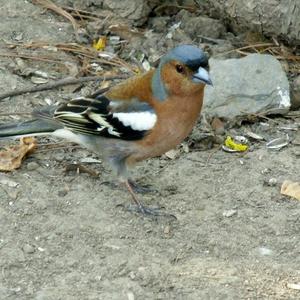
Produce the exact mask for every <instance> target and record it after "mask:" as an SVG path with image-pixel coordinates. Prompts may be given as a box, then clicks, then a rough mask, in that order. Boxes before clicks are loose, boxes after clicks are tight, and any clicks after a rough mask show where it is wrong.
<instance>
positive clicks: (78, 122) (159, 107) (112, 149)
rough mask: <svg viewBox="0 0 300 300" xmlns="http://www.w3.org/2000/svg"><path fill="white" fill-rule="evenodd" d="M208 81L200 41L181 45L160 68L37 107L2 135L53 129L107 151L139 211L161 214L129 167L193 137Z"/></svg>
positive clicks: (105, 154) (5, 127)
mask: <svg viewBox="0 0 300 300" xmlns="http://www.w3.org/2000/svg"><path fill="white" fill-rule="evenodd" d="M205 84H212V82H211V79H210V77H209V73H208V59H207V57H206V55H205V54H204V52H203V51H202V50H201V49H199V48H197V47H195V46H192V45H180V46H178V47H176V48H174V49H172V50H171V51H170V52H168V53H167V54H166V55H165V56H163V57H162V58H161V60H160V63H159V65H158V68H157V69H153V70H150V71H148V72H147V73H145V74H143V75H139V76H135V77H132V78H129V79H127V80H125V81H124V82H123V83H120V84H118V85H116V86H114V87H112V88H111V89H110V90H108V91H107V92H105V93H103V94H101V95H98V96H96V97H95V98H84V97H80V98H76V99H73V100H70V101H69V102H68V103H66V104H61V105H59V106H57V107H52V106H50V107H46V108H44V109H42V110H37V111H34V112H33V116H34V119H32V120H30V121H25V122H23V123H18V124H8V125H2V126H1V127H0V138H3V137H20V136H24V135H41V134H52V135H54V136H57V137H61V138H66V139H68V140H70V141H72V142H75V143H78V144H80V145H82V146H84V147H86V148H88V149H90V150H92V151H94V152H96V153H98V154H101V155H102V156H103V157H104V159H106V160H107V161H109V163H110V164H111V166H112V168H113V169H114V170H115V171H116V172H117V175H118V177H119V179H120V181H121V182H123V183H124V184H125V185H126V187H127V189H128V191H129V192H130V194H131V196H132V199H133V201H134V202H135V204H136V205H137V208H138V210H139V211H140V212H142V213H146V214H155V215H158V214H160V213H158V212H157V211H156V210H153V209H152V210H151V209H150V208H148V207H145V206H144V205H142V203H141V202H140V201H139V200H138V199H137V197H136V195H135V193H134V192H133V189H132V186H131V185H130V183H129V181H128V172H127V170H128V168H129V167H131V166H133V165H134V164H136V163H137V162H139V161H142V160H144V159H147V158H150V157H155V156H159V155H162V154H164V153H165V152H166V151H168V150H170V149H172V148H174V147H175V146H176V145H178V144H179V143H181V142H182V141H183V140H184V139H185V138H186V137H187V135H188V134H189V133H190V132H191V130H192V128H193V126H194V125H195V123H196V121H197V118H198V116H199V113H200V111H201V107H202V102H203V92H204V86H205Z"/></svg>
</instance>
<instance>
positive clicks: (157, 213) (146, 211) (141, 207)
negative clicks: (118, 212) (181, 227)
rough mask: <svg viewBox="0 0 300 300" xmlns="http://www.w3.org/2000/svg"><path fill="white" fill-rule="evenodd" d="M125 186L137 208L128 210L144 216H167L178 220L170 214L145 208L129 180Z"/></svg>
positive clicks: (125, 182)
mask: <svg viewBox="0 0 300 300" xmlns="http://www.w3.org/2000/svg"><path fill="white" fill-rule="evenodd" d="M124 184H125V186H126V188H127V190H128V192H129V193H130V195H131V197H132V199H133V202H134V203H135V204H136V207H135V208H132V207H129V209H128V210H131V211H132V210H134V211H137V210H138V212H140V213H142V214H144V215H152V216H167V217H172V218H174V219H177V218H176V217H175V216H174V215H172V214H168V213H164V212H161V211H160V210H159V208H150V207H147V206H144V205H143V204H142V203H141V202H140V201H139V200H138V198H137V197H136V195H135V193H134V191H133V189H132V187H131V185H130V183H129V181H128V179H127V180H125V181H124Z"/></svg>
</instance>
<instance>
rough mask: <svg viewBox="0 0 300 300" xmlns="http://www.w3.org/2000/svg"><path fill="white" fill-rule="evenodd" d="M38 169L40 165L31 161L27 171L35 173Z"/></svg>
mask: <svg viewBox="0 0 300 300" xmlns="http://www.w3.org/2000/svg"><path fill="white" fill-rule="evenodd" d="M38 168H39V164H38V163H37V162H35V161H31V162H29V163H28V164H27V170H28V171H34V170H36V169H38Z"/></svg>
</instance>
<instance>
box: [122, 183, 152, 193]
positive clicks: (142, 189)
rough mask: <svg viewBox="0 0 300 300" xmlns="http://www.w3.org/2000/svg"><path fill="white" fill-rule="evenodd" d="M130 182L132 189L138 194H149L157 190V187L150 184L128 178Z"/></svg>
mask: <svg viewBox="0 0 300 300" xmlns="http://www.w3.org/2000/svg"><path fill="white" fill-rule="evenodd" d="M128 183H129V185H130V186H131V188H132V190H133V191H134V192H135V193H138V194H149V193H154V192H157V190H156V189H154V188H152V187H151V185H148V184H146V185H141V184H138V183H137V182H135V181H133V180H128Z"/></svg>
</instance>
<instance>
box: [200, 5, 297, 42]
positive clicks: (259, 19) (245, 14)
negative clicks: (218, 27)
mask: <svg viewBox="0 0 300 300" xmlns="http://www.w3.org/2000/svg"><path fill="white" fill-rule="evenodd" d="M198 2H200V1H198ZM201 2H202V1H201ZM203 2H205V3H207V5H208V7H210V8H209V10H213V11H214V12H215V13H214V15H216V16H217V17H220V18H221V19H224V20H225V21H226V23H227V24H229V25H230V28H231V30H233V31H234V32H235V33H239V32H249V31H251V32H258V33H261V34H262V35H264V36H269V37H276V38H278V39H281V40H282V39H283V40H285V41H287V42H288V43H290V44H291V45H300V18H299V15H300V1H299V0H289V1H283V0H268V1H261V0H230V1H224V0H207V1H203Z"/></svg>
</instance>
